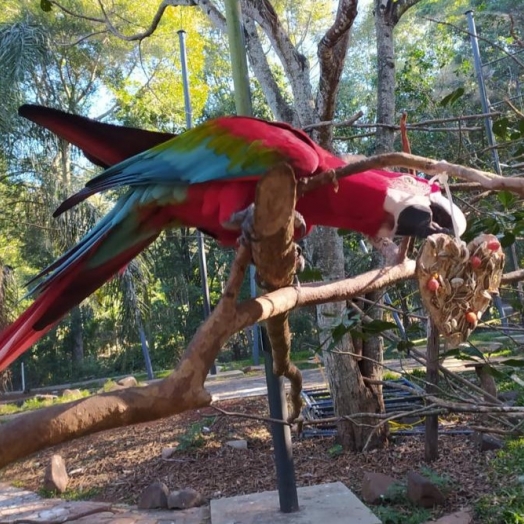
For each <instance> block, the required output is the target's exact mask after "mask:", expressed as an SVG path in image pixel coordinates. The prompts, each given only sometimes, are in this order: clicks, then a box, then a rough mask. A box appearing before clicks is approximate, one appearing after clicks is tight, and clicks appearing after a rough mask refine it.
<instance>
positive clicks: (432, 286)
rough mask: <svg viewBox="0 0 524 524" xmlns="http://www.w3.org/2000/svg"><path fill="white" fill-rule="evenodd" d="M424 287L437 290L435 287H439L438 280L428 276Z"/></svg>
mask: <svg viewBox="0 0 524 524" xmlns="http://www.w3.org/2000/svg"><path fill="white" fill-rule="evenodd" d="M426 287H427V288H428V289H429V290H430V291H433V292H434V291H437V289H438V288H439V287H440V284H439V283H438V280H437V279H436V278H430V279H429V280H428V282H427V284H426Z"/></svg>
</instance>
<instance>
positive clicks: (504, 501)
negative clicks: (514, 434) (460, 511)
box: [475, 438, 524, 524]
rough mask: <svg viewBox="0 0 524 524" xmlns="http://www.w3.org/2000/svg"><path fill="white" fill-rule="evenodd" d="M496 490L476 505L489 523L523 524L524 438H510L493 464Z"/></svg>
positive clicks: (477, 511)
mask: <svg viewBox="0 0 524 524" xmlns="http://www.w3.org/2000/svg"><path fill="white" fill-rule="evenodd" d="M490 470H491V471H490V476H491V480H492V483H493V485H494V486H499V488H497V489H495V492H494V493H490V494H489V495H485V496H483V497H481V498H480V500H479V501H478V502H477V504H476V505H475V512H476V514H477V515H478V517H482V522H483V523H485V524H498V523H500V522H504V523H507V524H522V523H523V522H524V438H519V439H514V440H508V441H507V442H506V444H505V446H504V448H503V449H501V450H500V451H498V452H497V456H496V457H495V459H494V460H492V461H491V463H490Z"/></svg>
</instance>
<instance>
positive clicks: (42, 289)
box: [0, 188, 168, 370]
mask: <svg viewBox="0 0 524 524" xmlns="http://www.w3.org/2000/svg"><path fill="white" fill-rule="evenodd" d="M147 191H148V190H147V189H146V188H144V189H142V190H139V189H135V190H131V191H129V192H128V193H127V194H126V195H124V196H122V197H121V198H120V199H119V201H118V202H117V204H116V205H115V207H114V208H113V210H112V211H110V212H109V213H108V214H107V215H106V216H105V217H104V218H103V219H101V220H100V221H99V222H98V224H97V225H96V226H95V227H94V228H93V229H92V230H91V231H90V232H89V233H88V234H87V235H86V236H85V237H84V238H83V239H82V240H81V241H80V242H79V243H78V244H77V245H76V246H75V247H73V248H72V249H70V250H69V251H68V252H67V253H65V254H64V255H63V256H62V257H60V258H59V259H58V260H57V261H56V262H54V263H53V264H51V265H50V266H49V267H48V268H46V269H44V271H42V272H41V273H40V274H39V275H38V276H37V277H35V279H38V278H40V277H43V276H45V275H48V276H47V278H45V279H44V280H43V281H41V282H40V283H39V284H38V285H37V286H36V287H35V288H34V289H33V290H32V291H31V294H32V295H35V296H36V299H35V301H34V302H33V304H32V305H31V306H30V307H29V308H28V309H27V310H26V311H25V312H24V313H22V315H21V316H20V317H19V318H18V319H17V320H16V321H15V322H14V323H13V324H11V325H10V326H9V327H7V328H6V329H5V330H4V331H3V332H2V333H0V370H2V369H4V368H6V367H7V366H8V365H9V364H10V363H11V362H13V360H15V359H16V358H17V357H18V356H20V355H21V354H22V353H23V352H24V351H26V350H27V349H29V347H30V346H31V345H32V344H34V343H35V342H37V341H38V340H39V339H40V338H41V337H42V336H43V335H45V334H46V333H47V332H48V331H49V330H50V329H51V328H53V326H55V325H56V323H57V322H58V321H59V320H60V319H61V318H62V317H63V316H64V315H65V314H66V313H67V312H68V311H69V310H70V309H71V308H72V307H74V306H75V305H77V304H79V303H80V302H81V301H82V300H83V299H84V298H86V297H87V296H89V295H90V294H91V293H93V292H94V291H95V290H96V289H98V288H99V287H100V286H102V284H104V283H105V282H107V281H108V280H110V279H111V278H112V277H113V276H114V275H115V274H117V273H118V272H119V271H120V270H122V269H123V268H124V267H125V266H126V265H127V264H128V263H129V262H130V261H131V260H132V259H133V258H134V257H135V256H136V255H137V254H138V253H140V252H141V251H143V250H144V249H145V248H146V247H147V246H148V245H149V244H151V242H153V241H154V240H155V239H156V238H157V236H158V234H159V233H160V231H162V229H163V228H164V227H165V226H166V222H167V220H168V218H167V215H166V214H165V213H164V209H165V208H161V207H158V206H156V205H154V204H151V205H140V200H141V199H144V196H145V194H146V192H147ZM143 201H144V200H142V202H143Z"/></svg>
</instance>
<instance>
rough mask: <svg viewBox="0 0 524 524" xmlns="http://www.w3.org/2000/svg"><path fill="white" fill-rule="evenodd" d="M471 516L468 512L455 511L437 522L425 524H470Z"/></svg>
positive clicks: (471, 521) (431, 521)
mask: <svg viewBox="0 0 524 524" xmlns="http://www.w3.org/2000/svg"><path fill="white" fill-rule="evenodd" d="M472 523H473V515H472V514H471V512H470V511H465V510H463V511H457V512H456V513H451V514H449V515H444V516H443V517H440V518H439V519H438V520H430V521H428V522H426V524H472Z"/></svg>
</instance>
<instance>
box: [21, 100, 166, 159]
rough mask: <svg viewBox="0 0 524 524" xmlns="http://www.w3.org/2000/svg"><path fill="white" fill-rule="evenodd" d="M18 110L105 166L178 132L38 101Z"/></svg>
mask: <svg viewBox="0 0 524 524" xmlns="http://www.w3.org/2000/svg"><path fill="white" fill-rule="evenodd" d="M18 114H19V115H20V116H23V117H24V118H27V119H28V120H31V121H32V122H35V123H36V124H39V125H41V126H43V127H45V128H47V129H49V130H50V131H52V132H53V133H55V134H56V135H58V136H59V137H60V138H63V139H64V140H67V141H68V142H70V143H71V144H74V145H75V146H77V147H79V148H80V149H81V150H82V151H83V153H84V155H85V156H86V158H87V159H88V160H90V161H91V162H93V164H96V165H98V166H101V167H105V168H107V167H110V166H112V165H114V164H118V163H119V162H122V160H125V159H126V158H129V157H132V156H134V155H137V154H138V153H142V152H143V151H146V150H147V149H150V148H152V147H154V146H156V145H158V144H161V143H162V142H166V141H167V140H169V139H170V138H173V137H174V136H176V135H173V134H171V133H160V132H157V131H146V130H145V129H138V128H135V127H126V126H116V125H112V124H104V123H102V122H98V121H97V120H92V119H90V118H86V117H83V116H78V115H73V114H70V113H65V112H64V111H60V110H59V109H52V108H50V107H44V106H38V105H30V104H25V105H23V106H21V107H20V108H19V109H18Z"/></svg>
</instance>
